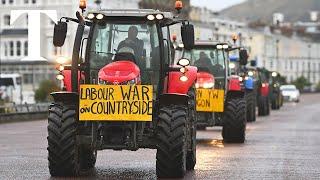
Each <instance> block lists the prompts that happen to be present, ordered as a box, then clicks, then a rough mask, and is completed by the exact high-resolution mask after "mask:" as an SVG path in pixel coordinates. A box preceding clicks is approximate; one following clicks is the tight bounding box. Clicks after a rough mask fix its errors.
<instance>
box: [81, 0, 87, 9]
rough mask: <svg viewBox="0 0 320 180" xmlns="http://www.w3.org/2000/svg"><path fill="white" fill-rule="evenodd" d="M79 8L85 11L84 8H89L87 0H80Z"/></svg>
mask: <svg viewBox="0 0 320 180" xmlns="http://www.w3.org/2000/svg"><path fill="white" fill-rule="evenodd" d="M79 8H80V9H81V10H82V11H84V9H86V8H87V0H80V2H79Z"/></svg>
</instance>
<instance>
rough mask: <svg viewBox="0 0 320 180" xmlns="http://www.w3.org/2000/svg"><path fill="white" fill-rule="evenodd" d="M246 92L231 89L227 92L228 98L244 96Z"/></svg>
mask: <svg viewBox="0 0 320 180" xmlns="http://www.w3.org/2000/svg"><path fill="white" fill-rule="evenodd" d="M244 95H245V93H244V92H243V91H229V92H227V99H228V98H244Z"/></svg>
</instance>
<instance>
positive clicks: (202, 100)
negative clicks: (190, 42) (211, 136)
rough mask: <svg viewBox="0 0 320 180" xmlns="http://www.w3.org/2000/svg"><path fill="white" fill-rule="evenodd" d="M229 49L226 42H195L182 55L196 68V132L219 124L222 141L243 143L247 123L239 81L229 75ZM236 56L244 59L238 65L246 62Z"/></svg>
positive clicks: (242, 91) (242, 92) (234, 76)
mask: <svg viewBox="0 0 320 180" xmlns="http://www.w3.org/2000/svg"><path fill="white" fill-rule="evenodd" d="M177 50H179V48H178V49H177ZM229 50H230V48H229V45H228V44H227V43H219V42H212V41H197V42H196V43H195V46H194V48H193V49H192V50H191V51H190V50H186V49H185V50H184V51H183V54H182V56H183V57H184V58H188V59H191V64H192V65H194V66H196V67H197V68H198V74H197V82H196V89H197V94H196V97H197V98H196V102H197V106H196V108H197V127H198V129H205V128H206V127H210V126H217V125H219V126H222V127H223V129H222V136H223V139H224V141H226V142H236V143H243V142H244V141H245V130H246V122H247V121H246V101H245V98H244V90H243V82H242V81H243V80H241V77H239V76H237V75H232V74H231V73H232V72H231V70H232V68H230V67H229V65H230V62H229V57H228V51H229ZM241 53H246V52H243V51H241ZM240 57H244V58H243V59H242V60H241V62H242V61H247V59H246V57H247V56H243V54H241V56H240ZM242 63H246V62H242Z"/></svg>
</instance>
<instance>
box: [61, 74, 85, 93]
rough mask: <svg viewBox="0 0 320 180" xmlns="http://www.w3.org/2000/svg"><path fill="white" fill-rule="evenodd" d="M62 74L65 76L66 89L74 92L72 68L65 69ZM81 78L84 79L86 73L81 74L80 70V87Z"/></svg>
mask: <svg viewBox="0 0 320 180" xmlns="http://www.w3.org/2000/svg"><path fill="white" fill-rule="evenodd" d="M62 74H63V76H64V79H63V85H64V87H65V88H66V91H69V92H72V84H71V70H63V71H62ZM80 79H84V75H83V74H82V75H81V76H80V71H78V85H79V87H80Z"/></svg>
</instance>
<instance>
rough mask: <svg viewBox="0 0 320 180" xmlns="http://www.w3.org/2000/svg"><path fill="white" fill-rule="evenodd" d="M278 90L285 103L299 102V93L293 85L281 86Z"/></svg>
mask: <svg viewBox="0 0 320 180" xmlns="http://www.w3.org/2000/svg"><path fill="white" fill-rule="evenodd" d="M280 90H281V92H282V95H283V98H284V100H285V101H294V102H299V101H300V91H299V90H298V89H297V87H296V86H295V85H282V86H281V87H280Z"/></svg>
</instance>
